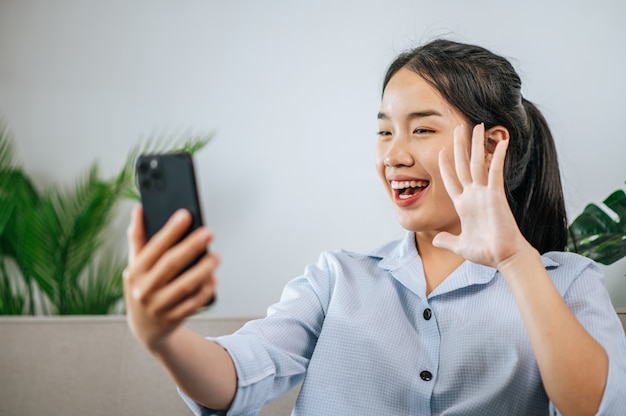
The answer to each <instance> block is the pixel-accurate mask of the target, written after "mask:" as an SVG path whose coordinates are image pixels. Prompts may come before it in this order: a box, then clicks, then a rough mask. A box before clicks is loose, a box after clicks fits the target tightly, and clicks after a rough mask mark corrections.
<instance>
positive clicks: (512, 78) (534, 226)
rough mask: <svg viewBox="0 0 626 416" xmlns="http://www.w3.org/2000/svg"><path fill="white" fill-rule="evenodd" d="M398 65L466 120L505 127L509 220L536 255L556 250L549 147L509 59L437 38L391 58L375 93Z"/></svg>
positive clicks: (563, 222) (559, 199)
mask: <svg viewBox="0 0 626 416" xmlns="http://www.w3.org/2000/svg"><path fill="white" fill-rule="evenodd" d="M400 68H407V69H410V70H411V71H414V72H415V73H417V74H418V75H420V76H421V77H423V78H424V79H425V80H426V81H428V82H429V83H431V84H432V85H433V86H434V87H435V88H436V89H437V90H438V91H439V93H440V94H441V95H442V96H443V97H444V98H445V99H446V100H447V101H448V102H449V103H450V104H451V105H452V106H454V107H455V108H456V109H458V110H459V111H460V112H461V113H463V114H464V115H465V116H466V117H467V118H468V119H469V121H470V122H471V123H472V124H478V123H481V122H482V123H485V129H489V128H491V127H493V126H498V125H500V126H504V127H505V128H506V129H507V130H508V131H509V136H510V138H509V148H508V151H507V156H506V160H505V166H504V183H505V191H506V196H507V200H508V202H509V205H510V206H511V210H512V211H513V215H514V216H515V219H516V220H517V224H518V226H519V227H520V229H521V231H522V234H523V235H524V237H525V238H526V239H527V240H528V241H529V242H530V243H531V244H532V245H533V247H535V248H536V249H537V250H538V251H539V252H540V253H545V252H547V251H561V250H564V249H565V246H566V244H567V217H566V214H565V203H564V200H563V189H562V186H561V176H560V172H559V165H558V160H557V155H556V146H555V144H554V139H553V137H552V133H551V132H550V129H549V127H548V123H547V122H546V119H545V118H544V117H543V115H542V114H541V112H540V111H539V110H538V109H537V107H536V106H535V105H534V104H533V103H531V102H530V101H528V100H526V99H524V98H523V97H522V93H521V86H522V82H521V80H520V77H519V76H518V74H517V73H516V72H515V69H514V68H513V66H512V65H511V63H510V62H509V61H508V60H507V59H505V58H503V57H501V56H498V55H495V54H494V53H492V52H490V51H488V50H487V49H485V48H482V47H480V46H475V45H468V44H463V43H458V42H453V41H449V40H444V39H438V40H434V41H432V42H429V43H427V44H425V45H423V46H420V47H417V48H415V49H412V50H410V51H407V52H405V53H402V54H401V55H399V56H398V57H397V58H396V59H395V60H394V61H393V62H392V64H391V65H390V66H389V69H388V70H387V74H386V76H385V80H384V83H383V91H384V89H385V87H386V86H387V83H389V80H390V79H391V77H392V76H393V75H394V74H395V73H396V72H397V71H398V70H399V69H400Z"/></svg>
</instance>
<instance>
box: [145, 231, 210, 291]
mask: <svg viewBox="0 0 626 416" xmlns="http://www.w3.org/2000/svg"><path fill="white" fill-rule="evenodd" d="M155 237H156V235H155ZM211 238H212V234H211V232H210V231H209V230H207V229H206V228H204V227H201V228H198V229H197V230H195V231H194V232H192V233H191V234H189V236H187V237H186V238H185V239H184V240H182V241H181V242H179V243H178V244H176V245H174V246H173V247H171V248H169V250H167V251H165V252H164V253H162V254H161V256H160V257H159V258H158V259H157V260H156V262H155V263H154V264H153V265H152V267H151V269H150V272H149V275H150V278H149V279H143V280H142V281H141V282H137V284H136V285H135V288H134V289H133V295H134V296H135V297H136V298H138V299H139V300H141V301H145V300H146V299H147V298H148V297H149V296H150V294H151V293H152V292H154V291H155V290H156V289H158V288H161V287H163V286H165V285H166V284H167V283H168V282H170V281H171V280H172V279H173V278H174V277H175V276H177V275H178V274H179V273H180V272H181V271H183V270H184V269H185V268H186V267H187V265H189V264H190V263H191V262H192V261H193V260H195V259H196V258H197V257H198V256H200V255H201V254H202V253H204V252H205V251H206V247H207V245H208V244H209V242H210V241H211ZM147 249H148V245H147V246H146V250H147ZM142 254H143V253H142Z"/></svg>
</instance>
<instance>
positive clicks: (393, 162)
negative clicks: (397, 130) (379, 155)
mask: <svg viewBox="0 0 626 416" xmlns="http://www.w3.org/2000/svg"><path fill="white" fill-rule="evenodd" d="M383 163H384V164H385V166H387V167H388V168H397V167H401V166H412V165H413V163H415V161H414V160H413V156H411V153H410V152H408V151H407V150H406V149H404V148H403V147H402V146H400V145H398V144H395V145H392V146H391V147H390V148H389V150H388V152H387V154H386V155H385V158H384V159H383Z"/></svg>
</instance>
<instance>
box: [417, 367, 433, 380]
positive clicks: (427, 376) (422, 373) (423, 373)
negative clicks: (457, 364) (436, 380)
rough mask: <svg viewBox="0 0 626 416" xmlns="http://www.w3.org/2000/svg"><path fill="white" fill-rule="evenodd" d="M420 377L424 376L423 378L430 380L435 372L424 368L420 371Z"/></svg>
mask: <svg viewBox="0 0 626 416" xmlns="http://www.w3.org/2000/svg"><path fill="white" fill-rule="evenodd" d="M420 377H421V378H422V380H424V381H430V380H432V379H433V373H431V372H430V371H428V370H424V371H422V372H421V373H420Z"/></svg>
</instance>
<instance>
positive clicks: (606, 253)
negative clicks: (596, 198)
mask: <svg viewBox="0 0 626 416" xmlns="http://www.w3.org/2000/svg"><path fill="white" fill-rule="evenodd" d="M603 203H604V205H605V206H606V207H607V208H608V209H609V210H611V211H613V212H614V213H615V215H616V217H617V219H613V218H612V217H611V216H610V215H609V214H607V213H606V212H605V211H604V210H602V209H601V208H600V207H599V206H598V205H596V204H589V205H587V206H586V207H585V209H584V210H583V212H582V213H581V214H580V215H579V216H578V217H576V218H575V219H574V221H572V223H571V224H570V226H569V235H568V249H569V250H570V251H573V252H576V253H579V254H582V255H583V256H587V257H589V258H591V259H593V260H595V261H597V262H598V263H602V264H605V265H608V264H612V263H615V262H616V261H617V260H619V259H621V258H622V257H624V256H626V194H625V193H624V191H623V190H621V189H618V190H617V191H615V192H613V193H612V194H611V195H609V196H608V197H607V198H606V199H605V200H604V201H603Z"/></svg>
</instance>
